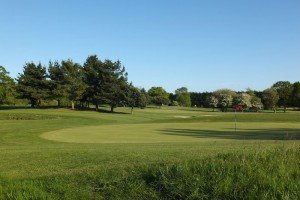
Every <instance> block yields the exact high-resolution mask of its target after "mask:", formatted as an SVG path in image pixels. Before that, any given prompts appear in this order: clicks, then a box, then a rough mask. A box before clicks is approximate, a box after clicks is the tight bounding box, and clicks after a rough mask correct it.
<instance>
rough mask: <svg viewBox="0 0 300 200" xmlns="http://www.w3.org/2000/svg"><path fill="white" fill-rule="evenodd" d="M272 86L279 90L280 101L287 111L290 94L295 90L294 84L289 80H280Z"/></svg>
mask: <svg viewBox="0 0 300 200" xmlns="http://www.w3.org/2000/svg"><path fill="white" fill-rule="evenodd" d="M272 88H274V89H275V90H276V91H277V92H278V96H279V103H280V105H282V106H283V108H284V112H286V107H287V104H288V100H289V99H290V95H291V94H292V91H293V85H292V84H291V83H290V82H289V81H278V82H276V83H275V84H274V85H273V86H272Z"/></svg>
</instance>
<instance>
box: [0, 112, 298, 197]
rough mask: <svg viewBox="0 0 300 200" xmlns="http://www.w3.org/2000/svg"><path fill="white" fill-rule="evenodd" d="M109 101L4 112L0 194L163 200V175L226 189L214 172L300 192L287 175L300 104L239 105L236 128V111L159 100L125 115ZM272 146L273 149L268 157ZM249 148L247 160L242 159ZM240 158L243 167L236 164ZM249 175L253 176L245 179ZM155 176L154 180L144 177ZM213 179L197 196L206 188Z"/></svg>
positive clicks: (294, 167)
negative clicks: (251, 109) (96, 107)
mask: <svg viewBox="0 0 300 200" xmlns="http://www.w3.org/2000/svg"><path fill="white" fill-rule="evenodd" d="M105 109H106V108H103V110H104V111H102V112H95V111H72V110H68V109H13V110H2V111H1V113H0V149H1V151H0V158H1V163H0V199H1V198H2V199H47V198H48V199H126V198H125V197H131V198H132V199H144V197H145V196H146V197H147V198H149V199H161V198H162V196H161V195H163V194H165V193H168V191H166V192H163V193H162V192H161V191H160V187H161V186H159V185H160V184H161V183H160V182H159V181H164V179H167V180H166V182H165V183H170V184H173V183H174V181H175V182H176V180H173V178H175V177H178V181H179V182H178V183H182V180H184V181H185V183H184V185H186V184H187V183H191V184H192V185H190V186H189V187H188V188H190V189H191V191H190V192H188V194H190V193H191V192H192V191H194V190H197V188H199V187H200V188H201V187H202V188H205V187H206V186H201V184H203V183H207V187H208V186H209V185H210V186H211V187H216V188H222V186H219V185H218V182H217V181H216V182H213V181H214V180H215V179H212V178H211V177H215V178H216V179H219V180H225V179H226V176H228V180H226V181H225V182H222V183H224V184H225V183H226V184H229V183H230V184H232V185H234V184H238V185H243V184H245V185H244V186H243V187H241V188H242V189H241V190H242V191H239V192H238V193H241V194H243V192H245V191H250V190H249V188H252V185H253V183H255V184H254V185H253V188H254V189H253V191H255V187H270V185H272V184H273V183H277V182H279V183H284V184H283V186H282V188H283V189H282V188H281V189H278V187H279V186H278V185H276V184H275V185H273V186H272V188H273V189H274V190H276V191H279V192H282V191H285V192H286V191H287V189H284V188H287V187H288V188H289V189H288V192H289V195H292V196H293V197H297V196H299V195H300V194H298V193H293V191H297V189H295V188H297V187H298V186H299V182H297V181H296V180H298V179H295V180H294V178H293V177H298V175H299V167H298V166H299V153H298V151H297V150H298V149H299V146H300V142H299V136H300V113H299V112H288V113H277V114H274V113H270V112H262V113H246V112H245V113H237V131H235V123H234V121H235V120H234V119H235V115H234V113H230V112H229V113H221V112H211V110H210V109H198V108H180V107H163V108H161V109H159V108H147V109H135V110H134V113H133V115H131V114H130V108H117V109H116V113H107V112H105ZM278 148H279V149H282V150H278V151H277V150H276V149H278ZM288 149H294V150H293V151H290V150H288ZM269 151H271V152H273V151H275V153H273V154H272V153H271V154H270V155H269V154H267V153H266V152H269ZM287 154H291V155H290V157H286V155H287ZM240 156H242V158H240ZM245 156H246V157H247V156H248V157H249V161H248V162H249V163H248V164H249V165H245V164H244V163H243V160H244V159H245ZM257 156H259V157H257ZM223 158H224V159H223ZM251 159H253V161H251ZM257 160H260V162H257ZM224 162H226V163H227V164H224ZM216 163H219V164H216ZM285 163H289V167H288V168H286V166H285ZM235 165H237V166H235ZM281 165H282V166H281ZM164 166H165V167H164ZM212 166H220V168H219V169H215V170H220V171H219V172H218V174H219V175H218V176H219V177H218V178H217V177H216V174H211V173H214V170H211V167H212ZM245 166H249V169H248V168H247V169H245V170H246V171H240V172H236V170H237V169H243V167H245ZM255 166H257V169H256V168H253V167H255ZM274 166H277V167H276V168H274ZM279 166H281V167H279ZM174 167H175V169H176V170H175V171H172V170H173V168H174ZM224 167H225V168H226V167H229V168H228V170H231V168H230V167H233V168H232V170H233V171H234V173H235V174H237V175H238V174H239V175H240V176H244V175H245V174H248V175H247V178H243V177H240V178H239V179H237V180H239V181H238V182H237V181H236V180H233V179H231V175H230V174H231V173H232V172H226V171H224ZM196 168H199V170H198V171H195V169H196ZM171 169H172V170H171ZM277 169H278V171H276V170H277ZM152 170H153V171H152ZM168 170H171V171H168ZM178 170H179V171H178ZM180 170H183V171H180ZM274 170H275V171H274ZM287 170H288V171H287ZM254 172H255V173H254ZM273 172H274V173H275V174H272V173H273ZM161 173H164V174H162V176H163V177H164V178H160V175H159V174H161ZM168 173H171V174H170V176H169V177H168ZM173 173H175V174H173ZM177 173H179V174H177ZM201 174H203V175H201ZM256 175H257V177H256ZM153 176H154V177H153ZM147 177H148V178H147ZM149 177H152V178H149ZM196 177H197V179H196ZM261 177H266V178H267V180H264V182H265V184H266V186H259V185H260V184H261ZM276 177H277V178H278V181H274V178H276ZM202 179H205V181H201V180H202ZM249 179H253V180H252V182H251V181H250V182H249V181H246V182H241V181H242V180H249ZM152 180H153V181H156V182H154V183H151V184H150V183H149V184H150V185H148V182H149V181H152ZM211 181H212V182H211ZM248 183H249V184H251V185H248ZM152 184H153V187H154V186H155V187H156V185H157V186H159V188H157V189H156V188H155V187H154V188H153V187H152V186H151V185H152ZM197 184H198V185H197ZM199 184H200V185H199ZM220 184H221V183H220ZM211 187H209V188H207V189H205V191H202V193H201V194H207V195H211V194H212V193H211V191H210V188H211ZM99 188H100V189H99ZM180 188H182V191H181V192H182V193H184V192H185V191H189V190H188V189H187V188H186V189H184V187H181V186H176V187H175V186H173V185H170V187H169V189H170V192H172V191H173V190H174V191H175V192H177V191H179V192H180ZM193 188H194V189H193ZM230 188H238V187H236V186H232V187H230ZM137 190H138V191H137ZM174 191H173V192H174ZM224 191H225V190H224ZM12 194H13V195H12ZM230 194H231V192H230ZM255 194H256V193H255ZM263 194H264V193H262V195H263ZM140 195H141V196H140ZM170 195H171V194H170ZM214 195H215V196H218V197H221V196H222V195H223V194H222V193H220V194H219V193H216V194H214ZM249 195H250V194H249ZM167 199H168V198H167Z"/></svg>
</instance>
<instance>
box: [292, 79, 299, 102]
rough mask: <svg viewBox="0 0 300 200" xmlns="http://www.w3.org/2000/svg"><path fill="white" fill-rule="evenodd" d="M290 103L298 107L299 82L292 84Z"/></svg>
mask: <svg viewBox="0 0 300 200" xmlns="http://www.w3.org/2000/svg"><path fill="white" fill-rule="evenodd" d="M291 103H292V105H293V106H295V107H300V82H295V83H294V84H293V91H292V94H291Z"/></svg>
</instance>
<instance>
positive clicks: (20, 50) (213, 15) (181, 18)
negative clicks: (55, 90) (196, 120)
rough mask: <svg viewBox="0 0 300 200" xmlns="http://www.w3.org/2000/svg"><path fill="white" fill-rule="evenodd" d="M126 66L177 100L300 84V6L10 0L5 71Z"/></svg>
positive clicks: (4, 10) (2, 37)
mask: <svg viewBox="0 0 300 200" xmlns="http://www.w3.org/2000/svg"><path fill="white" fill-rule="evenodd" d="M92 54H97V55H98V56H99V58H101V59H105V58H110V59H113V60H116V59H120V60H121V61H122V63H123V65H124V66H125V67H126V69H127V71H128V73H129V80H130V81H132V82H133V83H134V84H135V85H136V86H143V87H145V88H147V89H148V88H149V87H151V86H163V87H164V88H166V89H167V90H168V91H169V92H172V91H174V90H175V89H176V88H178V87H181V86H186V87H188V88H189V90H190V91H212V90H215V89H219V88H232V89H235V90H243V89H245V88H247V87H251V88H253V89H258V90H261V89H265V88H267V87H270V86H271V85H272V84H273V83H274V82H275V81H278V80H289V81H291V82H294V81H300V1H299V0H226V1H225V0H195V1H192V0H191V1H189V0H169V1H167V0H128V1H125V0H120V1H114V0H106V1H101V0H94V1H93V0H48V1H46V0H19V1H16V0H9V1H8V0H0V65H3V66H5V67H6V68H7V69H8V71H10V72H11V75H12V76H13V77H16V76H17V74H18V73H19V72H21V71H22V68H23V65H24V63H25V62H29V61H34V62H38V61H41V62H42V63H44V64H47V63H48V61H49V60H50V59H51V60H61V59H68V58H72V59H73V60H74V61H75V62H79V63H81V64H82V63H83V62H84V60H85V59H86V57H87V56H88V55H92Z"/></svg>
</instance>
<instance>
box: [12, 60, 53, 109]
mask: <svg viewBox="0 0 300 200" xmlns="http://www.w3.org/2000/svg"><path fill="white" fill-rule="evenodd" d="M17 82H18V85H17V92H18V95H19V97H20V98H24V99H28V100H29V101H30V104H31V106H32V107H35V106H37V105H39V104H40V103H41V100H42V99H47V98H48V97H49V88H50V87H49V81H48V80H47V74H46V68H45V67H43V66H42V64H41V63H39V64H38V65H36V64H34V63H33V62H32V63H26V64H25V66H24V71H23V74H19V77H18V78H17Z"/></svg>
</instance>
